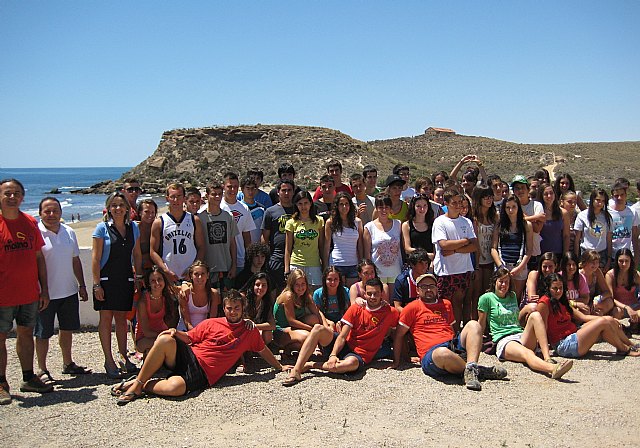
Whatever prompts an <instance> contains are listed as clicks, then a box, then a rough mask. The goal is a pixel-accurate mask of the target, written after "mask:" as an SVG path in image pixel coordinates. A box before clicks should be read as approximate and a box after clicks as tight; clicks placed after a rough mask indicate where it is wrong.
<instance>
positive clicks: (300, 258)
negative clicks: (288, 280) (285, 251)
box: [284, 216, 324, 267]
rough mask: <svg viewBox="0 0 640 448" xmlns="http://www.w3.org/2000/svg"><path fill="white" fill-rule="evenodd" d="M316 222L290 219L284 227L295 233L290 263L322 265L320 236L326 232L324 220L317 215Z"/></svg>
mask: <svg viewBox="0 0 640 448" xmlns="http://www.w3.org/2000/svg"><path fill="white" fill-rule="evenodd" d="M316 218H317V221H316V222H315V223H313V222H311V221H306V222H305V221H299V220H294V219H293V218H291V219H289V220H288V221H287V223H286V224H285V226H284V228H285V230H286V231H287V232H292V233H293V252H291V261H290V263H291V264H293V265H296V266H307V267H311V266H321V263H320V248H319V247H318V241H319V240H318V238H319V237H320V232H324V220H323V219H322V217H321V216H317V217H316Z"/></svg>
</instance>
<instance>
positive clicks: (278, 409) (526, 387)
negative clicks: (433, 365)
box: [0, 331, 640, 447]
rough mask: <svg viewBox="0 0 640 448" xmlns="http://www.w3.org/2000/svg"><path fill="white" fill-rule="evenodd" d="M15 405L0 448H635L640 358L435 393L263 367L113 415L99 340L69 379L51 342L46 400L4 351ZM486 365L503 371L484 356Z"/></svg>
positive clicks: (371, 374) (408, 370) (395, 381)
mask: <svg viewBox="0 0 640 448" xmlns="http://www.w3.org/2000/svg"><path fill="white" fill-rule="evenodd" d="M7 345H8V349H9V368H8V379H9V382H10V384H11V386H12V388H13V390H12V394H13V397H14V398H13V403H12V404H10V405H8V406H2V407H0V421H2V425H1V428H0V440H2V443H0V446H4V447H10V446H17V447H40V446H49V447H55V446H74V447H75V446H77V447H87V446H95V447H103V446H106V447H108V446H126V447H143V446H144V447H146V446H163V447H164V446H167V447H191V446H199V447H206V446H225V447H236V446H238V447H239V446H272V447H285V446H332V447H333V446H335V447H349V446H352V447H361V446H362V447H369V446H375V447H378V446H390V447H404V446H407V447H414V446H416V447H417V446H438V447H448V446H452V447H455V446H475V447H504V446H509V447H513V446H521V447H565V446H575V447H591V446H599V447H625V446H629V447H631V446H639V445H640V440H639V435H638V432H639V431H638V429H639V427H640V412H639V410H638V400H639V399H640V393H639V390H638V381H637V377H638V372H639V367H640V359H632V358H622V357H620V356H614V355H613V349H612V347H610V346H609V345H607V344H604V343H603V344H598V345H596V346H595V351H593V352H592V354H591V355H589V356H588V357H587V358H586V359H582V360H577V361H576V362H575V365H574V368H573V370H571V371H570V372H569V373H568V374H567V375H566V376H565V378H564V379H563V380H561V381H554V380H551V379H549V378H547V377H545V376H543V375H540V374H536V373H533V372H531V371H530V370H529V369H527V368H526V367H524V366H522V365H519V364H514V363H510V362H507V363H504V364H503V365H504V366H505V367H506V368H507V369H508V371H509V376H508V380H505V381H487V382H484V383H483V390H482V391H481V392H472V391H469V390H467V389H466V388H465V387H464V386H462V383H461V382H460V381H457V380H455V379H453V380H452V381H450V382H446V383H443V382H438V381H435V380H433V379H430V378H428V377H426V376H425V375H424V374H423V373H422V371H421V370H420V368H418V367H413V366H405V367H404V368H403V369H402V370H384V369H382V368H383V367H385V366H386V365H387V364H388V363H386V362H383V361H380V362H377V363H376V364H374V365H373V366H372V367H371V368H369V369H368V370H366V372H365V373H363V374H359V375H355V376H342V375H340V376H336V375H329V374H323V373H307V374H305V375H304V381H302V382H301V383H299V384H298V385H296V386H294V387H292V388H284V387H282V386H281V382H282V380H283V379H284V378H285V376H286V375H285V374H284V373H274V372H273V371H272V370H271V369H270V368H268V367H267V365H266V364H261V363H259V364H258V367H259V368H261V370H259V371H258V372H257V373H255V374H241V373H236V374H233V375H227V376H226V377H225V378H223V379H222V380H221V381H220V382H219V383H218V384H217V385H216V386H215V387H213V388H211V389H208V390H205V391H203V392H202V393H200V394H196V395H192V396H188V397H186V398H180V399H164V398H159V397H148V398H142V399H139V400H137V401H135V402H133V403H129V404H128V405H127V406H125V407H119V406H117V405H116V402H115V399H114V398H113V397H111V395H110V394H109V387H110V386H111V385H113V384H115V381H114V380H109V379H108V378H107V377H106V376H105V375H104V374H103V373H102V372H103V370H102V367H101V366H102V364H103V359H102V356H101V351H100V346H99V343H98V335H97V333H96V332H95V331H86V332H83V333H80V334H77V335H76V336H75V339H74V359H75V360H76V361H77V362H78V363H80V364H83V365H88V366H90V367H92V368H94V369H95V371H96V373H94V374H92V375H84V376H78V377H70V376H67V375H62V374H61V373H60V370H61V368H62V366H61V357H60V352H59V349H58V347H57V345H56V344H55V339H52V344H51V347H52V350H51V353H50V357H49V367H50V370H51V372H52V374H53V376H54V377H55V378H56V379H57V380H58V381H57V384H56V390H55V392H53V393H51V394H47V395H38V394H33V393H21V392H19V390H18V387H19V381H20V370H19V365H18V361H17V358H16V355H15V339H14V338H10V339H9V340H8V344H7ZM481 362H483V363H486V364H492V363H495V362H497V360H496V358H495V357H494V356H487V355H484V354H483V355H482V357H481Z"/></svg>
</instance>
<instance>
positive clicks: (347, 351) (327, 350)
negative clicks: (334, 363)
mask: <svg viewBox="0 0 640 448" xmlns="http://www.w3.org/2000/svg"><path fill="white" fill-rule="evenodd" d="M336 339H338V333H336V332H335V331H334V332H333V340H332V341H331V343H329V345H327V346H325V347H322V346H320V350H321V351H322V354H323V355H324V356H326V357H328V356H329V355H330V354H331V352H332V351H333V346H334V345H335V343H336ZM349 356H353V357H354V358H356V359H357V360H358V369H357V370H356V371H358V370H360V369H362V368H363V367H364V360H363V359H362V356H360V355H358V354H357V353H355V352H354V351H353V350H351V348H350V347H349V345H348V344H346V343H345V344H344V347H342V350H340V353H338V359H345V358H347V357H349Z"/></svg>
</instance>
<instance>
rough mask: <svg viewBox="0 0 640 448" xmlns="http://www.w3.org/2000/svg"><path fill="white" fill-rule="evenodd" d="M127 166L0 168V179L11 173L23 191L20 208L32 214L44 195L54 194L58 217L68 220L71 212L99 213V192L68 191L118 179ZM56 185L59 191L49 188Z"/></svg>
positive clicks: (83, 216)
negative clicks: (55, 193)
mask: <svg viewBox="0 0 640 448" xmlns="http://www.w3.org/2000/svg"><path fill="white" fill-rule="evenodd" d="M130 169H131V168H130V167H93V168H0V179H5V178H10V177H13V178H15V179H18V180H19V181H20V182H22V184H23V185H24V187H25V190H26V194H25V197H24V201H23V202H22V205H21V206H20V209H21V210H22V211H23V212H25V213H29V214H31V215H33V216H37V215H38V204H39V203H40V200H41V199H42V198H43V197H45V196H55V197H56V198H58V200H59V201H60V203H61V204H62V218H63V219H64V220H65V221H67V222H71V214H73V215H75V216H77V215H78V214H80V218H81V220H83V221H87V220H94V219H99V218H100V217H102V209H103V208H104V201H105V199H106V198H107V196H106V195H103V194H71V193H70V191H71V190H78V189H80V188H87V187H90V186H92V185H95V184H97V183H98V182H102V181H104V180H115V179H119V178H120V176H122V174H123V173H125V172H126V171H128V170H130ZM54 188H58V189H59V190H60V194H57V195H50V194H49V192H50V191H51V190H52V189H54Z"/></svg>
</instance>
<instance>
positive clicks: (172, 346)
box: [111, 289, 292, 406]
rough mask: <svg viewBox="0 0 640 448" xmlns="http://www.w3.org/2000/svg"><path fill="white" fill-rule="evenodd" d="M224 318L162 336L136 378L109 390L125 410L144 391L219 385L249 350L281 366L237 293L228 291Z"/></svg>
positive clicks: (180, 391)
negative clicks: (164, 372) (162, 373)
mask: <svg viewBox="0 0 640 448" xmlns="http://www.w3.org/2000/svg"><path fill="white" fill-rule="evenodd" d="M223 304H224V315H225V317H218V318H212V319H207V320H206V321H204V322H202V323H201V324H200V325H198V326H197V327H195V328H193V329H191V330H189V331H187V332H183V331H178V330H176V329H175V328H170V329H168V330H165V331H163V332H162V333H160V335H159V336H158V338H157V339H156V341H155V343H154V344H153V347H152V348H151V350H150V351H149V354H148V355H147V359H146V360H145V362H144V364H143V366H142V369H141V370H140V372H139V373H138V375H137V376H136V378H135V379H132V380H129V381H124V382H122V383H120V384H119V385H117V386H114V387H113V388H112V389H111V392H112V394H113V395H115V396H117V397H118V401H117V403H118V405H120V406H122V405H125V404H127V403H130V402H131V401H134V400H136V399H137V398H140V397H141V396H142V395H143V394H144V393H145V392H149V393H153V394H155V395H162V396H169V397H178V396H181V395H185V394H186V393H188V392H193V391H198V390H202V389H205V388H207V387H209V386H212V385H213V384H215V383H216V382H217V381H218V380H219V379H220V378H222V377H223V376H224V374H225V373H226V372H227V371H228V370H229V369H230V368H231V367H233V365H234V364H235V363H236V362H237V361H238V359H239V358H240V356H241V355H242V354H243V353H244V352H245V351H247V350H251V351H255V352H258V353H259V354H260V356H261V357H262V358H263V359H264V360H265V361H267V362H268V363H269V364H270V365H271V366H273V367H274V368H275V369H277V370H280V371H284V370H289V369H291V367H292V366H287V365H284V366H283V365H282V364H280V362H279V361H278V360H277V359H276V358H275V357H274V356H273V354H272V353H271V351H270V350H269V349H268V348H267V347H266V346H265V344H264V341H263V340H262V337H261V336H260V332H259V331H258V329H257V328H255V327H254V325H253V323H252V322H251V323H247V322H245V321H244V320H243V319H242V316H243V313H244V298H243V297H242V295H241V294H240V293H239V292H238V291H237V290H235V289H232V290H229V291H228V292H226V293H225V296H224V298H223ZM163 366H164V367H167V368H168V369H169V370H171V375H170V376H169V377H168V378H166V379H152V376H153V375H154V374H155V373H156V372H157V371H158V370H159V369H160V368H162V367H163Z"/></svg>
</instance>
